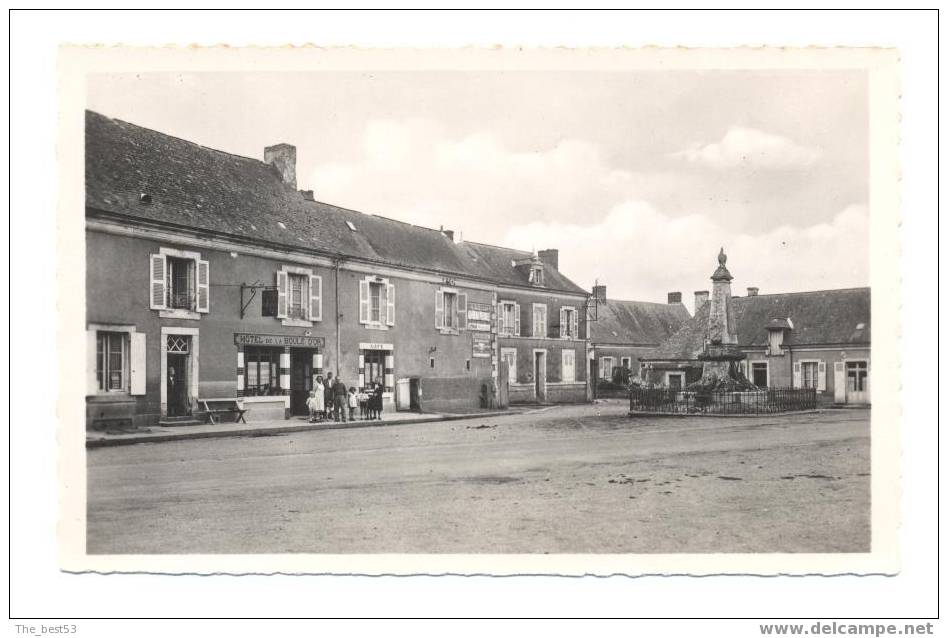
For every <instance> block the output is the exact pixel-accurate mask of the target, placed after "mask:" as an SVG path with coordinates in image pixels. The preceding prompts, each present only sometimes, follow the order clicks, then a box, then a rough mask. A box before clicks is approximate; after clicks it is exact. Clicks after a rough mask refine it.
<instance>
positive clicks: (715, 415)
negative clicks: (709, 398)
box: [628, 409, 826, 419]
mask: <svg viewBox="0 0 948 638" xmlns="http://www.w3.org/2000/svg"><path fill="white" fill-rule="evenodd" d="M825 411H826V410H820V409H816V410H794V411H792V412H761V413H760V414H749V413H748V414H720V413H717V412H713V413H708V412H644V411H641V410H630V411H629V413H628V416H630V417H634V416H658V417H690V416H697V417H701V418H708V417H711V418H723V419H733V418H739V419H750V418H761V417H769V416H793V415H795V414H820V413H821V412H825Z"/></svg>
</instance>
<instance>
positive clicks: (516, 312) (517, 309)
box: [513, 303, 520, 337]
mask: <svg viewBox="0 0 948 638" xmlns="http://www.w3.org/2000/svg"><path fill="white" fill-rule="evenodd" d="M513 333H514V335H515V336H517V337H519V336H520V304H518V303H515V304H514V331H513Z"/></svg>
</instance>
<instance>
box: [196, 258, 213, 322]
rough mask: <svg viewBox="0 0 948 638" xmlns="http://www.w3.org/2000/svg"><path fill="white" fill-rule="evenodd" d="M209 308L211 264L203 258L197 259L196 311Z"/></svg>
mask: <svg viewBox="0 0 948 638" xmlns="http://www.w3.org/2000/svg"><path fill="white" fill-rule="evenodd" d="M210 310H211V266H210V264H208V263H207V262H206V261H204V260H203V259H198V260H197V311H198V312H210Z"/></svg>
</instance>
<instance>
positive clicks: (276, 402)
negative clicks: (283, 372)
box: [241, 396, 290, 423]
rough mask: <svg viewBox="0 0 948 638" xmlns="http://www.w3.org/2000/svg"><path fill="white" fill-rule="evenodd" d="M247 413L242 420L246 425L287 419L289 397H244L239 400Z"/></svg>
mask: <svg viewBox="0 0 948 638" xmlns="http://www.w3.org/2000/svg"><path fill="white" fill-rule="evenodd" d="M241 403H243V406H244V409H245V410H247V413H246V414H245V415H244V420H245V421H246V422H247V423H261V422H263V421H282V420H284V419H287V418H289V414H290V397H289V396H263V397H244V398H243V399H241Z"/></svg>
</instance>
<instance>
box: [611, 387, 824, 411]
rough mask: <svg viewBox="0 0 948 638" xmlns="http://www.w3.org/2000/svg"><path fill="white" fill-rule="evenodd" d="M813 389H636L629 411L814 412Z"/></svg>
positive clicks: (632, 395) (632, 391) (632, 394)
mask: <svg viewBox="0 0 948 638" xmlns="http://www.w3.org/2000/svg"><path fill="white" fill-rule="evenodd" d="M816 407H817V400H816V390H815V389H813V388H761V389H759V390H746V391H722V390H674V389H670V388H638V387H633V388H632V389H631V390H630V391H629V409H630V411H632V412H652V413H656V414H774V413H777V412H798V411H800V410H814V409H816Z"/></svg>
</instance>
